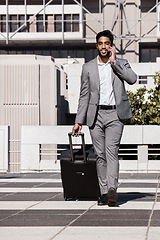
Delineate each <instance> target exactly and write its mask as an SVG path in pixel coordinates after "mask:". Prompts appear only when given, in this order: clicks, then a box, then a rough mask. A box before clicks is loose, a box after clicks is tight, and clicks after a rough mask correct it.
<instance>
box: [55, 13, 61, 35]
mask: <svg viewBox="0 0 160 240" xmlns="http://www.w3.org/2000/svg"><path fill="white" fill-rule="evenodd" d="M54 20H55V22H54V30H55V32H62V15H60V14H57V15H54Z"/></svg>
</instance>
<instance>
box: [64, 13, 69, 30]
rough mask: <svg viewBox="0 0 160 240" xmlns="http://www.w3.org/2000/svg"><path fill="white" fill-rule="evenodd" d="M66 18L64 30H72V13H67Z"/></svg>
mask: <svg viewBox="0 0 160 240" xmlns="http://www.w3.org/2000/svg"><path fill="white" fill-rule="evenodd" d="M64 20H65V22H64V31H65V32H71V14H65V15H64Z"/></svg>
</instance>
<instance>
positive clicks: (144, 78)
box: [138, 76, 147, 84]
mask: <svg viewBox="0 0 160 240" xmlns="http://www.w3.org/2000/svg"><path fill="white" fill-rule="evenodd" d="M138 83H139V84H147V76H139V78H138Z"/></svg>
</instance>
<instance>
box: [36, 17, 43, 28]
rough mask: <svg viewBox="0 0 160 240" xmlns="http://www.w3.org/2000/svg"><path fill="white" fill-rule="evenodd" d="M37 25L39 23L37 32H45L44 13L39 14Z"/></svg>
mask: <svg viewBox="0 0 160 240" xmlns="http://www.w3.org/2000/svg"><path fill="white" fill-rule="evenodd" d="M36 25H37V32H44V26H43V15H37V18H36Z"/></svg>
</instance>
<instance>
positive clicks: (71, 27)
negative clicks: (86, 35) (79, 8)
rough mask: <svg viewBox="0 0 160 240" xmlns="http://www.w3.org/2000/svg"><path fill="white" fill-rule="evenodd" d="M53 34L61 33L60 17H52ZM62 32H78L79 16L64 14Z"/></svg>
mask: <svg viewBox="0 0 160 240" xmlns="http://www.w3.org/2000/svg"><path fill="white" fill-rule="evenodd" d="M54 20H55V23H54V29H55V32H62V15H60V14H58V15H55V16H54ZM64 32H79V14H64Z"/></svg>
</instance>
